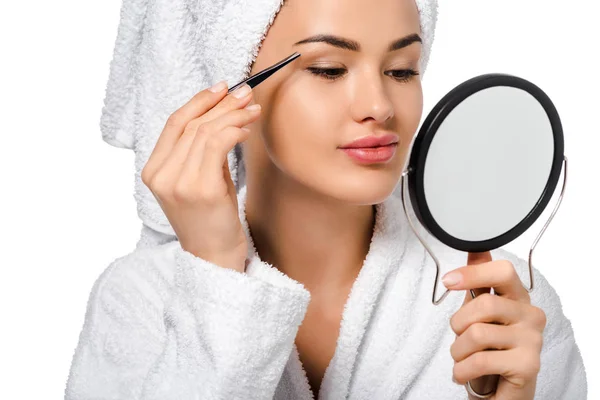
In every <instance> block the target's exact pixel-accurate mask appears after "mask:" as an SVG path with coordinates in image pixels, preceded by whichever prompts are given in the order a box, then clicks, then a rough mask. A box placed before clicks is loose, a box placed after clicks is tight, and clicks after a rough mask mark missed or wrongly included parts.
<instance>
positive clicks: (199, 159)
mask: <svg viewBox="0 0 600 400" xmlns="http://www.w3.org/2000/svg"><path fill="white" fill-rule="evenodd" d="M257 106H258V107H257V108H254V109H248V108H245V109H242V110H234V111H230V112H229V113H227V114H225V115H222V116H221V117H219V118H217V119H214V120H212V121H209V122H208V123H206V124H204V125H202V126H201V127H200V128H198V129H199V131H201V132H199V134H197V136H196V138H195V139H194V142H193V143H192V147H191V149H190V151H189V153H188V156H187V159H186V161H185V163H184V165H183V169H182V171H181V175H182V178H183V177H185V178H184V179H186V180H187V181H193V182H198V181H200V180H201V181H202V182H205V183H208V182H209V181H210V182H215V179H216V180H219V179H218V178H217V177H221V176H222V174H221V168H222V165H223V163H224V161H226V158H227V153H228V152H229V151H230V150H231V149H232V148H233V146H235V144H236V143H237V141H238V140H242V138H243V137H247V134H248V132H245V131H243V130H241V129H239V128H241V127H243V126H245V125H248V124H250V123H251V122H253V121H255V120H256V119H257V118H258V116H259V115H260V105H257ZM228 128H234V130H233V131H230V130H229V129H228ZM225 131H227V132H225ZM215 153H216V154H215ZM206 156H214V157H212V158H210V159H209V162H208V164H206V163H205V160H204V159H205V157H206ZM215 163H216V165H215ZM200 175H202V177H201V176H200ZM220 180H222V179H220Z"/></svg>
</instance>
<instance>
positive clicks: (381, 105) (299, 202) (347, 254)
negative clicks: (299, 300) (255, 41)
mask: <svg viewBox="0 0 600 400" xmlns="http://www.w3.org/2000/svg"><path fill="white" fill-rule="evenodd" d="M316 34H333V35H336V36H341V37H344V38H348V39H352V40H354V41H356V42H358V43H359V44H360V46H361V49H360V51H351V50H347V49H340V48H336V47H334V46H331V45H329V44H325V43H308V44H301V45H298V46H294V45H293V44H294V43H296V42H298V41H300V40H303V39H305V38H307V37H309V36H312V35H316ZM411 34H418V35H420V34H421V32H420V26H419V15H418V10H417V7H416V4H415V2H414V0H400V1H399V0H381V1H379V2H377V4H376V6H373V2H372V1H366V0H329V1H322V0H302V1H298V0H291V1H288V2H287V3H286V5H285V6H284V7H283V8H282V9H281V11H280V12H279V14H278V15H277V17H276V19H275V22H274V23H273V25H272V26H271V28H270V29H269V31H268V33H267V36H266V38H265V40H264V41H263V44H262V47H261V49H260V51H259V54H258V57H257V59H256V61H255V63H254V64H253V66H252V71H251V74H253V73H255V72H258V71H260V70H262V69H264V68H266V67H268V66H270V65H272V64H274V63H275V62H277V61H279V60H281V59H283V58H285V57H287V56H288V55H290V54H291V53H293V52H294V51H298V52H300V53H301V54H302V56H301V57H300V58H299V59H297V60H296V61H294V62H293V63H292V64H290V65H289V66H286V67H285V68H284V69H282V70H280V71H278V72H277V74H275V75H273V76H272V77H271V78H269V79H268V80H266V81H265V82H263V83H262V84H261V85H259V86H258V87H256V88H255V89H254V90H253V92H254V97H253V102H255V103H259V104H260V105H261V106H262V114H261V118H260V119H258V120H256V121H255V122H253V123H251V124H250V125H249V127H250V128H251V134H250V136H249V138H248V140H247V141H246V142H244V144H243V146H244V147H243V151H244V158H245V162H246V169H247V185H248V188H247V200H246V217H247V220H248V224H249V227H250V230H251V233H252V238H253V240H254V244H255V246H256V249H257V251H258V254H259V255H260V257H261V258H262V259H263V260H264V261H266V262H269V263H271V264H273V265H274V266H275V267H276V268H278V269H279V270H281V271H282V272H284V273H285V274H287V275H288V276H290V277H291V278H292V279H295V280H297V281H299V282H301V283H302V284H304V286H305V287H306V288H307V290H309V292H310V293H311V302H310V304H309V307H308V311H307V314H306V317H305V319H304V321H303V323H302V325H301V327H300V329H299V332H298V336H297V338H296V345H297V347H298V350H299V353H300V358H301V361H302V363H303V366H304V369H305V370H306V372H307V375H308V379H309V383H310V385H311V388H312V390H313V393H314V394H315V398H317V394H318V392H319V389H320V386H321V382H322V379H323V375H324V373H325V370H326V368H327V366H328V365H329V362H330V360H331V358H332V357H333V354H334V351H335V348H336V342H337V338H338V335H339V327H340V322H341V318H342V312H343V309H344V305H345V303H346V300H347V298H348V295H349V293H350V289H351V287H352V284H353V283H354V281H355V279H356V277H357V276H358V274H359V272H360V269H361V267H362V264H363V261H364V259H365V257H366V254H367V252H368V250H369V244H370V241H371V237H372V233H373V224H374V218H375V215H374V208H373V205H374V204H377V203H380V202H382V201H384V200H385V199H386V198H387V197H388V196H389V195H390V194H391V193H392V192H393V190H394V187H395V186H396V183H397V182H398V180H399V178H400V175H401V172H402V167H403V164H404V161H405V157H406V154H407V152H408V146H409V144H410V140H411V138H412V136H413V135H414V133H415V132H416V129H417V128H418V124H419V121H420V118H421V114H422V111H423V93H422V87H421V77H420V75H415V76H410V75H409V76H408V77H407V79H406V80H404V81H403V80H401V78H402V77H403V76H401V75H399V73H396V75H392V74H391V71H394V70H400V71H401V72H402V71H406V70H408V69H412V70H414V71H417V72H420V64H419V58H420V56H421V51H422V49H421V46H422V45H421V43H420V42H419V41H416V42H413V43H412V44H410V45H408V46H406V47H404V48H401V49H398V50H394V51H391V52H390V51H388V46H389V45H390V43H391V42H393V41H395V40H397V39H400V38H403V37H405V36H408V35H411ZM314 67H318V68H326V69H330V68H333V69H340V68H341V69H343V70H342V71H341V72H340V71H339V70H338V71H337V72H336V71H334V72H335V73H336V74H338V76H337V77H336V79H335V80H329V79H327V78H326V77H323V76H317V75H314V74H313V73H311V72H310V70H308V69H307V68H314ZM385 133H395V134H397V135H398V136H399V138H400V142H399V144H398V148H397V151H396V154H395V156H394V157H393V158H392V159H391V160H390V161H389V162H387V163H380V164H371V165H361V164H358V163H357V162H355V161H353V160H352V159H351V158H350V157H348V156H347V155H346V154H345V153H344V152H342V151H341V150H339V149H338V146H341V145H344V144H347V143H348V142H350V141H353V140H355V139H358V138H360V137H363V136H366V135H373V134H377V135H382V134H385Z"/></svg>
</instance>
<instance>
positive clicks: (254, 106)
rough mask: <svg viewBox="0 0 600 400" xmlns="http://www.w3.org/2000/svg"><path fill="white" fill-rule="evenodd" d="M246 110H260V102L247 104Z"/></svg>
mask: <svg viewBox="0 0 600 400" xmlns="http://www.w3.org/2000/svg"><path fill="white" fill-rule="evenodd" d="M246 110H249V111H258V110H260V104H252V105H249V106H248V107H246Z"/></svg>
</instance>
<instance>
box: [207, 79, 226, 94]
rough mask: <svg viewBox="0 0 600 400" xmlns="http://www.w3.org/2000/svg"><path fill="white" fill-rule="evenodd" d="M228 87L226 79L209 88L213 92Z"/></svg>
mask: <svg viewBox="0 0 600 400" xmlns="http://www.w3.org/2000/svg"><path fill="white" fill-rule="evenodd" d="M226 87H227V83H226V82H225V81H221V82H217V83H215V84H214V85H213V86H211V87H210V88H209V89H208V90H210V91H211V92H213V93H219V92H221V91H222V90H223V89H225V88H226Z"/></svg>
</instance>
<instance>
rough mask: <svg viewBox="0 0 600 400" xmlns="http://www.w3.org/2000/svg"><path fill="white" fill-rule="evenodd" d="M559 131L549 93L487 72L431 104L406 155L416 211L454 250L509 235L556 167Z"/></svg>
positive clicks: (542, 196) (552, 184) (531, 210)
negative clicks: (408, 153) (409, 152)
mask: <svg viewBox="0 0 600 400" xmlns="http://www.w3.org/2000/svg"><path fill="white" fill-rule="evenodd" d="M563 147H564V144H563V132H562V126H561V123H560V119H559V116H558V113H557V111H556V109H555V107H554V105H553V104H552V102H551V101H550V99H549V98H548V96H547V95H546V94H545V93H544V92H543V91H542V90H541V89H540V88H538V87H537V86H535V85H534V84H532V83H531V82H529V81H526V80H524V79H521V78H518V77H515V76H511V75H506V74H486V75H481V76H478V77H475V78H472V79H470V80H468V81H466V82H464V83H462V84H461V85H459V86H457V87H456V88H454V89H453V90H452V91H451V92H449V93H448V94H447V95H446V96H444V97H443V98H442V99H441V100H440V101H439V102H438V104H437V105H436V106H435V107H434V108H433V109H432V111H431V112H430V114H429V115H428V117H427V118H426V120H425V121H424V123H423V125H422V126H421V129H420V130H419V133H418V134H417V136H416V137H415V138H414V142H413V146H412V148H411V154H410V159H409V162H408V169H407V172H408V186H409V194H410V198H411V202H412V205H413V208H414V210H415V214H416V216H417V217H418V218H419V220H420V222H421V223H422V224H423V226H424V227H425V228H426V229H427V230H428V231H429V232H430V233H431V234H432V235H434V236H435V237H436V238H437V239H439V240H440V241H441V242H443V243H445V244H446V245H448V246H450V247H452V248H455V249H457V250H462V251H468V252H482V251H488V250H492V249H495V248H498V247H501V246H503V245H505V244H506V243H508V242H511V241H512V240H514V239H515V238H517V237H518V236H520V235H521V234H522V233H523V232H525V231H526V230H527V229H528V228H529V227H530V226H531V225H532V224H533V223H534V222H535V221H536V219H537V218H538V217H539V216H540V214H541V213H542V211H543V210H544V208H545V207H546V205H547V204H548V202H549V201H550V198H551V197H552V194H553V193H554V190H555V188H556V185H557V182H558V178H559V176H560V171H561V163H562V161H563V158H564V154H563V151H564V149H563Z"/></svg>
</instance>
